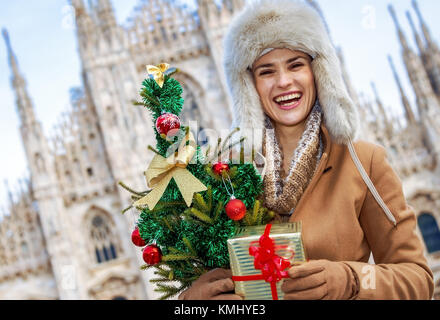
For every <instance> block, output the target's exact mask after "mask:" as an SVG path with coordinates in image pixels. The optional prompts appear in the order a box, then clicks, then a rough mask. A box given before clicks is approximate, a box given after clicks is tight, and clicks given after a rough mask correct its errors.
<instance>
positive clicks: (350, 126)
mask: <svg viewBox="0 0 440 320" xmlns="http://www.w3.org/2000/svg"><path fill="white" fill-rule="evenodd" d="M267 48H288V49H291V50H299V51H302V52H304V53H307V54H308V55H310V56H311V57H312V58H313V61H312V70H313V74H314V77H315V84H316V88H317V94H318V100H319V103H320V105H321V108H322V110H323V114H324V123H325V125H326V127H327V129H328V131H329V133H330V135H331V137H332V139H333V140H334V141H335V142H337V143H344V144H346V143H348V142H349V140H350V139H351V140H354V139H355V137H356V130H357V128H358V121H359V120H358V113H357V109H356V106H355V105H354V103H353V102H352V100H351V98H350V97H349V95H348V92H347V89H346V87H345V84H344V81H343V79H342V73H341V68H340V62H339V59H338V56H337V54H336V50H335V49H334V47H333V45H332V43H331V40H330V38H329V36H328V33H327V30H326V28H325V26H324V23H323V21H322V19H321V17H320V16H319V14H318V12H317V11H316V10H315V9H313V8H312V7H310V5H308V4H306V3H304V2H299V1H295V0H256V1H252V2H251V3H250V4H248V5H247V6H246V7H245V8H244V9H243V10H242V11H241V12H240V13H239V14H238V15H237V16H236V17H235V18H234V19H233V21H232V23H231V25H230V27H229V30H228V32H227V34H226V36H225V39H224V67H225V72H226V79H227V83H228V86H229V90H230V93H231V96H232V101H233V109H234V117H235V119H234V127H240V129H246V128H248V129H262V128H264V120H265V115H264V111H263V108H262V105H261V102H260V98H259V96H258V93H257V91H256V89H255V85H254V81H253V76H252V72H251V70H250V67H251V66H252V65H253V63H254V62H255V61H256V60H257V59H258V57H260V56H261V54H262V53H263V51H264V50H265V49H267ZM254 147H255V145H254Z"/></svg>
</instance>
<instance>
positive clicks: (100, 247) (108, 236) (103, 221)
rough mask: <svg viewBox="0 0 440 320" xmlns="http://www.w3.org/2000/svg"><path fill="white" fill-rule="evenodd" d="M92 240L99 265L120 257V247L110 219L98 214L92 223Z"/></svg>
mask: <svg viewBox="0 0 440 320" xmlns="http://www.w3.org/2000/svg"><path fill="white" fill-rule="evenodd" d="M89 227H90V234H89V235H90V238H91V243H92V247H93V251H94V253H93V254H94V256H95V260H96V262H97V263H102V262H106V261H109V260H113V259H116V258H117V257H118V251H119V250H118V246H117V241H116V238H115V236H114V233H113V230H112V225H111V221H110V219H109V218H108V217H107V215H105V214H103V213H101V212H97V213H96V214H95V215H94V216H93V217H92V219H91V221H90V226H89Z"/></svg>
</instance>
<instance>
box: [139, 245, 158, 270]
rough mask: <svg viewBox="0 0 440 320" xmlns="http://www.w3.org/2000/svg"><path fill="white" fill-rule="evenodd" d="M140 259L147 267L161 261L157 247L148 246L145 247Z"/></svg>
mask: <svg viewBox="0 0 440 320" xmlns="http://www.w3.org/2000/svg"><path fill="white" fill-rule="evenodd" d="M142 257H143V258H144V261H145V262H146V263H147V264H148V265H150V266H152V265H155V264H158V263H159V262H160V261H162V251H161V250H160V248H159V247H158V246H157V245H155V244H150V245H148V246H146V247H145V249H144V252H143V254H142Z"/></svg>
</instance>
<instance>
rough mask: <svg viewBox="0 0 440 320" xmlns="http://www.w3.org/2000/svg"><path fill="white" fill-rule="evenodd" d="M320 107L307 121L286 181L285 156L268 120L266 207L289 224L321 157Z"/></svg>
mask: <svg viewBox="0 0 440 320" xmlns="http://www.w3.org/2000/svg"><path fill="white" fill-rule="evenodd" d="M321 117H322V112H321V107H320V105H319V102H318V100H317V101H316V103H315V105H314V106H313V108H312V110H311V112H310V114H309V117H308V118H307V120H306V127H305V130H304V132H303V134H302V136H301V139H300V140H299V142H298V146H297V147H296V149H295V151H294V154H293V158H292V161H291V163H290V169H289V172H288V174H287V176H286V177H285V178H284V179H283V178H282V177H283V176H284V172H283V170H284V169H283V155H282V150H281V148H280V145H279V143H278V140H277V138H276V135H275V130H274V128H273V126H272V123H271V120H270V119H269V118H268V117H267V116H266V122H265V128H266V130H265V134H264V141H263V154H264V156H265V157H266V175H265V176H264V181H263V183H264V203H265V206H266V207H267V208H269V209H270V210H273V211H275V212H276V213H277V214H278V215H279V216H280V217H281V220H283V221H287V220H288V218H289V216H290V215H291V214H292V213H293V211H294V210H295V208H296V205H297V204H298V202H299V200H300V198H301V196H302V194H303V192H304V190H305V189H306V188H307V186H308V184H309V182H310V180H311V178H312V177H313V174H314V173H315V170H316V168H317V166H318V163H319V160H320V159H321V155H322V149H323V146H322V139H321V135H320V126H321Z"/></svg>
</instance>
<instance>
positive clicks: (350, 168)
mask: <svg viewBox="0 0 440 320" xmlns="http://www.w3.org/2000/svg"><path fill="white" fill-rule="evenodd" d="M225 70H226V76H227V80H228V84H229V87H230V89H231V94H232V98H233V102H234V107H235V115H236V125H237V126H239V127H241V128H251V129H253V130H259V129H263V130H265V135H264V137H265V139H264V141H262V142H261V145H262V151H263V155H264V157H265V160H266V175H265V177H264V204H265V206H266V207H268V208H270V209H272V210H274V211H275V212H276V213H277V218H276V219H277V221H282V222H285V221H290V222H293V221H302V226H303V229H302V230H303V241H304V246H305V250H306V252H307V255H308V258H309V259H310V261H309V262H307V263H304V264H302V265H299V266H293V267H291V268H290V269H289V276H290V279H285V280H284V282H283V284H282V287H281V288H282V290H283V291H284V293H285V295H284V298H285V299H431V297H432V294H433V275H432V272H431V270H430V269H429V267H428V266H427V261H426V259H425V258H424V256H423V248H422V244H421V242H420V240H419V238H418V236H417V235H416V233H415V227H416V218H415V215H414V212H413V210H412V209H411V208H410V207H409V206H408V205H407V203H406V200H405V198H404V194H403V191H402V185H401V182H400V180H399V178H398V176H397V175H396V173H395V172H394V171H393V169H392V168H391V166H390V164H389V163H388V161H387V160H386V152H385V150H384V148H382V147H381V146H378V145H375V144H372V143H368V142H363V141H358V142H356V143H353V142H352V141H353V140H354V139H355V137H356V130H357V128H358V127H359V125H358V116H357V112H356V107H355V106H354V104H353V103H352V101H351V99H350V98H349V96H348V94H347V91H346V89H345V86H344V84H343V80H342V76H341V71H340V67H339V62H338V58H337V55H336V53H335V50H334V48H333V47H332V44H331V42H330V40H329V37H328V35H327V33H326V30H325V27H324V25H323V23H322V21H321V19H320V17H319V15H318V14H317V13H316V12H315V11H314V10H313V9H312V8H310V7H308V6H307V5H305V4H301V3H298V2H295V1H288V0H276V1H273V0H270V1H268V0H261V1H256V2H253V4H252V5H250V6H248V7H247V8H246V9H245V10H244V11H243V12H242V13H241V14H239V15H238V16H237V17H236V18H235V19H234V21H233V23H232V24H231V27H230V29H229V33H228V34H227V36H226V38H225ZM254 147H257V148H258V147H260V146H259V145H254ZM370 253H372V255H373V257H374V260H375V263H376V264H375V265H371V264H368V260H369V257H370ZM233 289H234V283H233V281H232V280H231V272H230V270H224V269H216V270H213V271H211V272H208V273H206V274H205V275H203V276H202V277H200V278H199V279H198V280H197V281H195V282H194V284H193V285H192V287H191V288H189V289H188V290H187V291H185V292H184V293H183V294H182V295H181V296H180V298H182V299H240V298H241V297H239V296H237V295H235V294H234V293H233Z"/></svg>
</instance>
